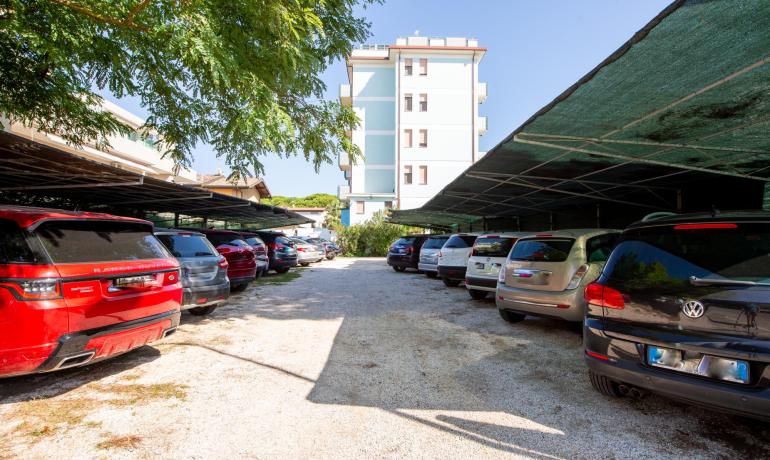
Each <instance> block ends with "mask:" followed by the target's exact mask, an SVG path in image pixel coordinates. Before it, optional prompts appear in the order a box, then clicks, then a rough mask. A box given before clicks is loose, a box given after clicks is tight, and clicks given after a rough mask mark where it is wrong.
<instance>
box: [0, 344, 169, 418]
mask: <svg viewBox="0 0 770 460" xmlns="http://www.w3.org/2000/svg"><path fill="white" fill-rule="evenodd" d="M158 357H160V351H159V350H158V349H157V348H155V347H153V346H150V345H146V346H144V347H141V348H137V349H135V350H132V351H129V352H128V353H124V354H122V355H120V356H117V357H115V358H112V359H107V360H104V361H99V362H97V363H94V364H89V365H87V366H83V367H74V368H71V369H64V370H61V371H56V372H50V373H45V374H32V375H24V376H20V377H11V378H7V379H2V380H0V405H2V404H10V403H16V402H20V401H29V400H33V399H45V398H52V397H55V396H59V395H62V394H65V393H68V392H70V391H72V390H75V389H77V388H79V387H81V386H83V385H86V384H88V383H91V382H94V381H97V380H101V379H103V378H105V377H108V376H111V375H114V374H118V373H121V372H124V371H128V370H131V369H134V368H136V367H138V366H141V365H142V364H145V363H149V362H151V361H154V360H155V359H157V358H158Z"/></svg>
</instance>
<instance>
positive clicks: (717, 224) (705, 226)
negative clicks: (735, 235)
mask: <svg viewBox="0 0 770 460" xmlns="http://www.w3.org/2000/svg"><path fill="white" fill-rule="evenodd" d="M725 228H738V226H737V225H736V224H727V223H720V222H712V223H705V224H679V225H674V230H715V229H725Z"/></svg>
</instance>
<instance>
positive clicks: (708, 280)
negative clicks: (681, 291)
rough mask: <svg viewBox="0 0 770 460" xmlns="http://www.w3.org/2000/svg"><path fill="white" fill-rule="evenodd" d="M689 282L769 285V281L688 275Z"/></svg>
mask: <svg viewBox="0 0 770 460" xmlns="http://www.w3.org/2000/svg"><path fill="white" fill-rule="evenodd" d="M690 284H692V285H693V286H770V283H759V282H756V281H741V280H731V279H729V278H698V277H697V276H691V277H690Z"/></svg>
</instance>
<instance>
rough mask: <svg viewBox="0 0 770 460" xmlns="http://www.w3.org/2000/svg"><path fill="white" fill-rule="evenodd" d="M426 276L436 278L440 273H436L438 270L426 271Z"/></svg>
mask: <svg viewBox="0 0 770 460" xmlns="http://www.w3.org/2000/svg"><path fill="white" fill-rule="evenodd" d="M425 276H427V277H428V278H435V277H437V276H438V273H436V272H425Z"/></svg>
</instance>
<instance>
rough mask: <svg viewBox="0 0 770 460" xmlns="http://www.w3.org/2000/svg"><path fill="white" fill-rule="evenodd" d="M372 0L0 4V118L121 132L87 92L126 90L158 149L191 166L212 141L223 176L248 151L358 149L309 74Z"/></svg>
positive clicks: (250, 165)
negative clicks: (143, 112)
mask: <svg viewBox="0 0 770 460" xmlns="http://www.w3.org/2000/svg"><path fill="white" fill-rule="evenodd" d="M373 1H376V0H323V1H318V0H240V1H233V0H48V1H42V0H2V1H0V62H1V63H2V64H1V65H0V113H2V114H4V115H5V116H7V117H9V118H10V119H11V120H12V121H17V122H22V123H25V124H28V125H30V124H35V125H37V126H38V127H39V129H42V130H44V131H48V132H53V133H56V134H59V135H61V136H62V137H63V138H64V139H66V140H67V141H68V142H70V143H72V144H74V145H82V144H83V143H84V142H85V141H87V140H94V141H95V142H96V143H97V144H98V145H101V146H103V145H106V144H107V138H106V136H107V135H109V134H115V133H123V134H127V133H128V132H129V128H128V127H127V126H125V125H124V124H122V123H121V122H120V121H119V120H117V119H116V118H114V117H113V116H112V115H111V114H110V113H106V112H103V111H99V110H98V102H99V101H100V97H99V96H98V95H97V94H96V93H95V91H97V90H105V89H108V90H109V91H110V92H112V93H113V94H114V95H116V96H117V97H124V96H134V97H138V98H139V99H140V100H141V103H142V104H143V105H144V106H145V107H146V108H147V110H148V112H149V118H148V119H147V123H146V127H147V128H148V129H149V130H154V131H157V132H158V133H159V134H160V135H161V136H162V137H163V138H164V141H165V142H164V144H163V146H162V147H163V148H164V153H165V154H166V155H168V156H170V157H171V158H172V159H173V160H174V161H175V162H176V163H177V165H179V166H190V164H191V159H192V156H191V150H192V148H193V147H195V145H196V143H198V142H207V143H209V144H211V145H212V147H213V148H214V150H215V151H216V154H217V156H218V157H223V158H224V159H225V162H226V163H227V164H228V166H230V167H231V169H232V170H233V176H234V178H238V177H240V176H242V175H246V174H248V173H252V172H253V173H254V174H259V173H261V172H263V171H262V164H261V163H260V161H259V157H260V156H262V155H266V154H270V153H275V154H278V155H279V156H289V155H304V156H305V158H306V159H307V160H308V161H311V162H312V163H313V164H314V166H315V167H316V169H318V168H319V167H320V165H321V164H322V163H324V162H331V161H332V160H333V159H334V157H335V156H336V155H337V154H340V153H342V154H348V155H349V156H350V158H351V160H354V159H355V158H356V157H357V156H358V155H359V154H360V152H359V150H358V149H357V147H355V145H354V144H352V143H351V142H350V141H349V139H348V138H347V136H345V131H346V130H350V129H352V128H353V127H355V126H356V125H357V123H358V120H357V118H356V116H355V115H354V113H353V112H352V110H351V109H350V108H348V107H344V106H341V105H340V104H339V103H337V102H331V101H324V100H323V99H322V96H323V91H324V90H325V85H324V84H323V82H322V81H321V79H320V78H319V74H320V73H321V72H323V71H324V70H325V69H326V68H327V67H328V66H329V65H330V64H332V63H333V62H335V61H336V60H340V59H344V58H345V56H347V55H348V54H349V52H350V50H351V43H353V42H360V41H363V40H365V39H366V38H367V37H368V35H369V31H368V27H369V25H368V24H367V23H366V22H365V21H364V20H363V19H360V18H356V17H355V16H354V15H353V13H352V9H353V7H354V6H355V5H356V4H358V3H363V4H364V5H365V6H366V4H369V3H371V2H373Z"/></svg>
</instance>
